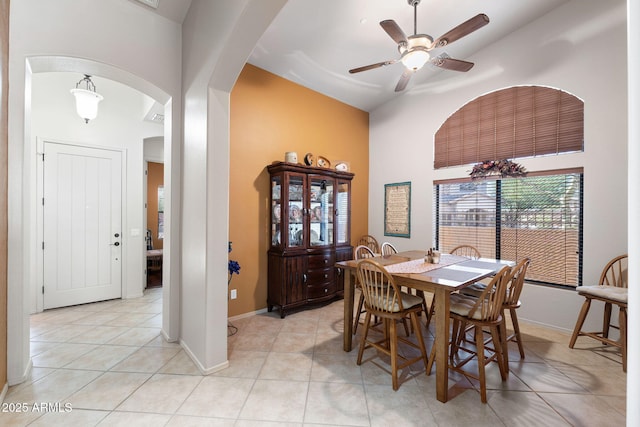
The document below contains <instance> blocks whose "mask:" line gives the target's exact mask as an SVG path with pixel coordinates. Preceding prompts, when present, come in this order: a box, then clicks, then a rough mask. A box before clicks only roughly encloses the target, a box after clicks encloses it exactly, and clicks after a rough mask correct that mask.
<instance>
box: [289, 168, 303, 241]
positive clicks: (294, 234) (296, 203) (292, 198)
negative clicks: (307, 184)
mask: <svg viewBox="0 0 640 427" xmlns="http://www.w3.org/2000/svg"><path fill="white" fill-rule="evenodd" d="M303 189H304V176H303V175H289V185H288V188H287V206H288V209H287V212H288V215H289V217H288V218H289V246H290V247H292V246H303V245H304V225H305V224H304V216H303V213H304V209H305V206H304V200H303Z"/></svg>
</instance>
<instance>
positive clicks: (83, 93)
mask: <svg viewBox="0 0 640 427" xmlns="http://www.w3.org/2000/svg"><path fill="white" fill-rule="evenodd" d="M82 85H84V88H83V87H82ZM71 93H72V94H73V96H75V98H76V111H77V112H78V115H79V116H80V117H82V118H83V119H84V122H85V123H89V120H93V119H95V118H96V116H97V115H98V103H99V102H100V101H102V100H103V99H104V97H103V96H102V95H100V94H99V93H97V92H96V85H95V84H93V82H92V81H91V76H90V75H88V74H85V75H84V78H83V79H82V80H80V81H79V82H78V83H76V88H75V89H71Z"/></svg>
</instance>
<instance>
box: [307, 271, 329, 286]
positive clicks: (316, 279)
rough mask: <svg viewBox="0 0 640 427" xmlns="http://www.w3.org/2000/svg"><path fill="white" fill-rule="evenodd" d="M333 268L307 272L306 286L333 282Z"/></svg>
mask: <svg viewBox="0 0 640 427" xmlns="http://www.w3.org/2000/svg"><path fill="white" fill-rule="evenodd" d="M333 275H334V269H333V267H329V268H321V269H316V270H309V271H307V285H309V286H312V285H318V284H322V283H325V282H333Z"/></svg>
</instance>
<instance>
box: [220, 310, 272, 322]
mask: <svg viewBox="0 0 640 427" xmlns="http://www.w3.org/2000/svg"><path fill="white" fill-rule="evenodd" d="M266 312H267V309H266V308H263V309H260V310H256V311H250V312H248V313H243V314H239V315H237V316H233V317H229V320H232V321H233V320H240V319H245V318H247V317H252V316H255V315H258V314H262V313H266Z"/></svg>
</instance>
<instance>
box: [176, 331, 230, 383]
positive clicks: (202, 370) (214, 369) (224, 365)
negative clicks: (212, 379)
mask: <svg viewBox="0 0 640 427" xmlns="http://www.w3.org/2000/svg"><path fill="white" fill-rule="evenodd" d="M180 346H181V347H182V348H183V349H184V352H185V353H187V356H189V358H190V359H191V360H192V361H193V363H194V364H195V365H196V366H197V368H198V370H199V371H200V373H202V375H210V374H213V373H214V372H218V371H221V370H223V369H225V368H228V367H229V361H228V360H225V361H224V362H223V363H220V364H219V365H216V366H213V367H211V368H205V367H204V366H202V363H200V361H199V360H198V358H197V357H196V356H195V355H194V354H193V352H192V351H191V349H190V348H189V346H188V345H187V344H185V342H184V341H182V340H180Z"/></svg>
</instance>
